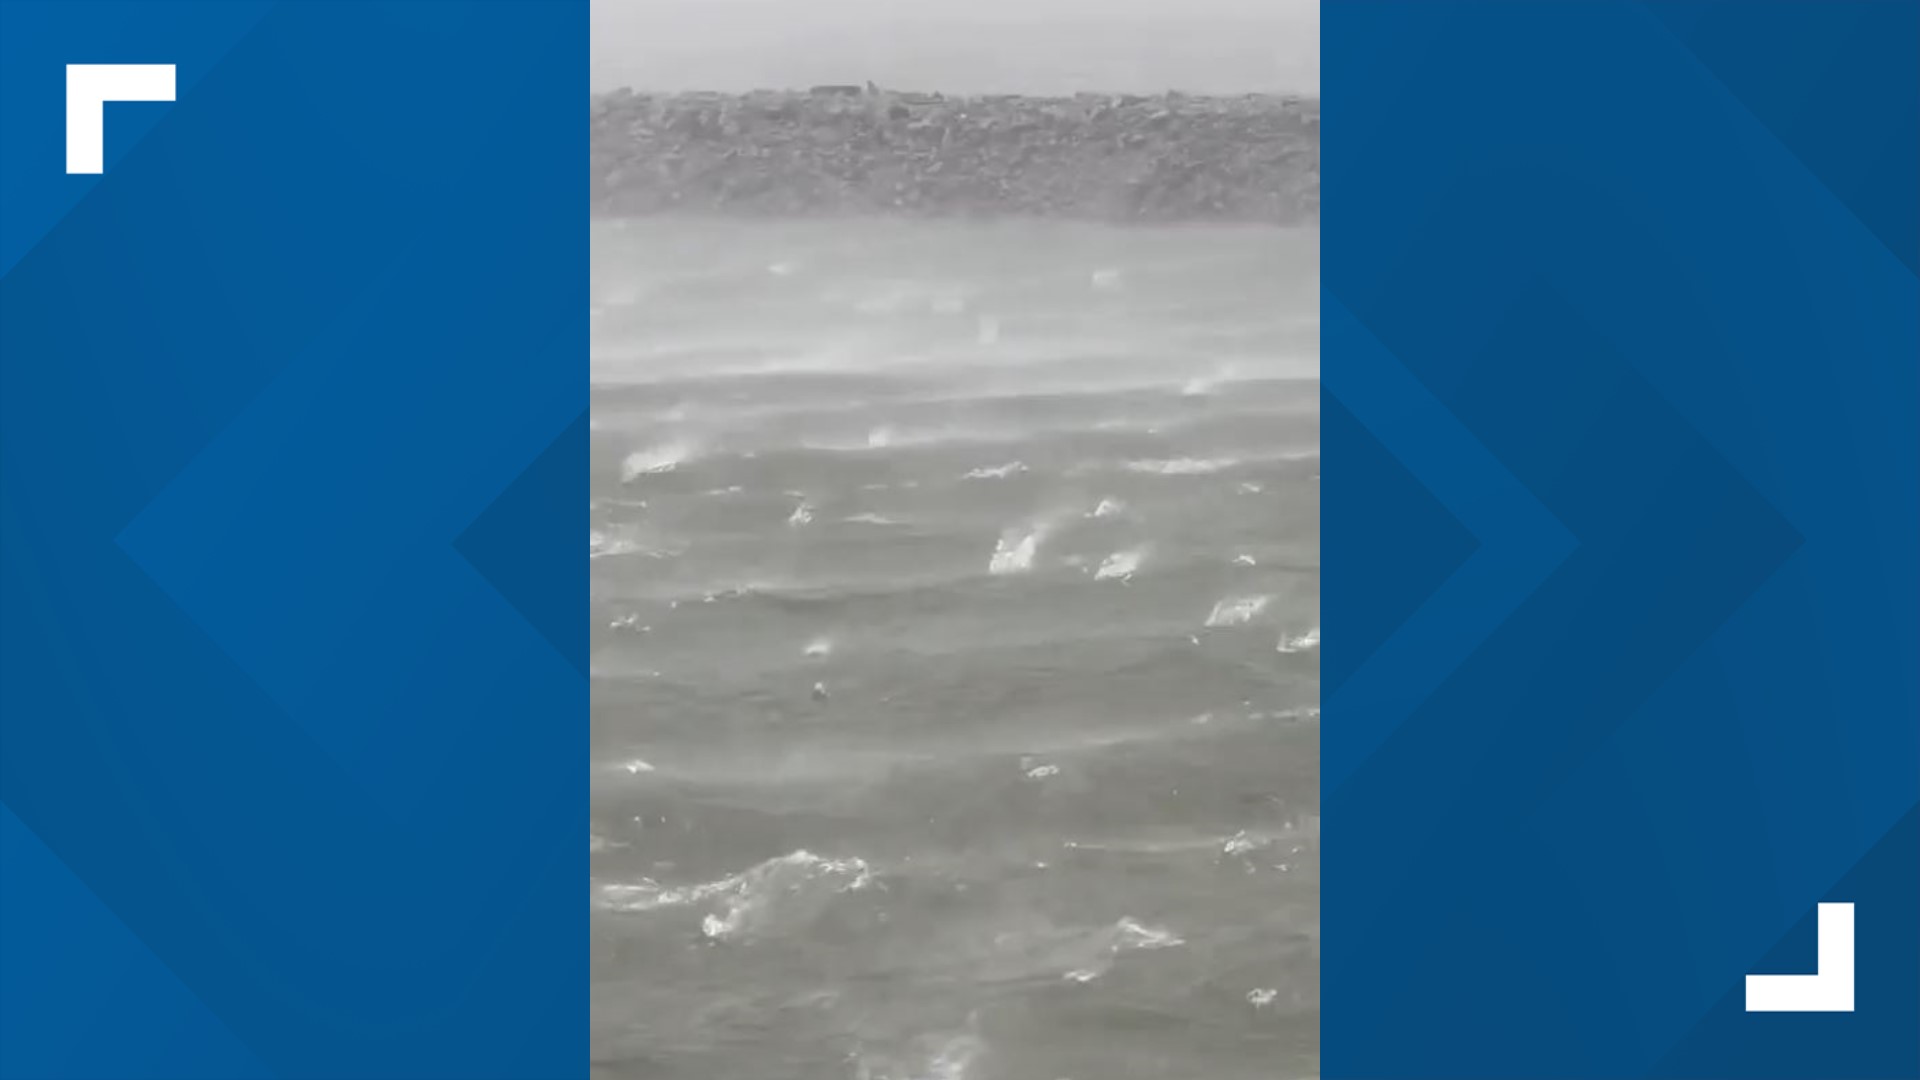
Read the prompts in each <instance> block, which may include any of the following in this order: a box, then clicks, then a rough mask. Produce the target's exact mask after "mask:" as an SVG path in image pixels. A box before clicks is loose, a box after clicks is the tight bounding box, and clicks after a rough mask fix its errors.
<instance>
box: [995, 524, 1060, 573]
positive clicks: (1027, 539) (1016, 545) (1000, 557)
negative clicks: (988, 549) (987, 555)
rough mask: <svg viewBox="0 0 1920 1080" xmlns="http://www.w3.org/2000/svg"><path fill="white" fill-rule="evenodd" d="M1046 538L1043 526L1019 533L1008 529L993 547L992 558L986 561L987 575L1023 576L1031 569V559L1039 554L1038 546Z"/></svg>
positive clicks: (1016, 530)
mask: <svg viewBox="0 0 1920 1080" xmlns="http://www.w3.org/2000/svg"><path fill="white" fill-rule="evenodd" d="M1046 538H1047V530H1046V528H1045V527H1044V526H1034V527H1032V528H1030V529H1027V530H1026V531H1025V532H1021V531H1020V530H1018V529H1009V530H1007V532H1005V533H1004V534H1002V535H1001V537H1000V541H999V543H997V544H995V545H994V548H993V557H992V558H991V559H989V560H987V572H988V573H989V574H1023V573H1026V572H1027V571H1028V570H1031V569H1033V557H1034V556H1035V555H1037V554H1039V552H1040V544H1041V542H1042V541H1044V540H1045V539H1046Z"/></svg>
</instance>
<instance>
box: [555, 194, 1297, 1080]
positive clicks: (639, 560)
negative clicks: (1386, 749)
mask: <svg viewBox="0 0 1920 1080" xmlns="http://www.w3.org/2000/svg"><path fill="white" fill-rule="evenodd" d="M593 229H594V232H593V260H594V270H593V277H594V281H593V289H594V293H593V301H592V302H593V310H592V320H593V327H594V333H593V360H592V363H593V380H594V384H593V426H594V432H593V480H592V499H593V502H592V506H591V508H590V517H591V536H590V543H591V556H592V563H591V565H592V594H593V619H594V626H593V635H594V636H593V645H594V658H593V745H594V753H595V757H594V760H593V763H592V768H593V821H592V837H591V840H592V848H593V856H592V863H593V880H592V883H591V889H592V904H593V908H594V914H593V980H594V984H593V1022H592V1047H593V1061H594V1075H595V1076H596V1077H606V1078H612V1077H621V1078H640V1077H688V1078H701V1080H709V1078H728V1080H759V1078H765V1080H808V1078H813V1077H822V1078H827V1077H832V1078H858V1080H921V1078H947V1080H955V1078H960V1077H967V1078H974V1080H980V1078H1006V1080H1014V1078H1028V1077H1031V1078H1037V1080H1056V1078H1072V1080H1118V1078H1125V1077H1143V1078H1144V1077H1153V1078H1166V1077H1181V1078H1188V1077H1191V1078H1234V1077H1246V1078H1249V1080H1251V1078H1260V1080H1276V1078H1279V1080H1285V1078H1288V1077H1300V1076H1311V1075H1315V1074H1317V1072H1318V1069H1319V1053H1318V1028H1319V930H1320V917H1319V865H1320V860H1319V840H1320V836H1319V802H1320V788H1319V775H1318V758H1319V745H1320V731H1319V704H1320V690H1319V625H1320V612H1319V565H1320V552H1319V500H1318V481H1319V471H1320V463H1319V408H1318V392H1319V385H1318V374H1319V362H1318V353H1319V325H1318V318H1317V310H1318V276H1317V268H1318V262H1319V259H1318V256H1319V250H1318V249H1319V237H1318V233H1317V232H1315V231H1281V230H1271V229H1240V230H1220V229H1205V230H1200V229H1195V230H1137V229H1107V228H1097V227H1079V226H1038V225H1031V224H1028V225H995V226H986V225H954V224H912V223H872V222H868V223H831V224H829V223H817V224H806V225H771V224H764V223H759V224H739V223H733V224H728V223H716V222H687V221H650V222H600V223H596V224H595V225H594V226H593Z"/></svg>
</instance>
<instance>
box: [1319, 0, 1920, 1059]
mask: <svg viewBox="0 0 1920 1080" xmlns="http://www.w3.org/2000/svg"><path fill="white" fill-rule="evenodd" d="M1650 12H1651V14H1650ZM1323 17H1324V19H1325V26H1324V33H1323V39H1322V40H1323V46H1324V48H1325V49H1326V71H1327V72H1328V73H1329V81H1328V84H1327V86H1326V91H1325V99H1326V113H1325V124H1326V147H1325V151H1326V158H1325V160H1326V173H1325V176H1324V184H1325V186H1326V188H1327V189H1328V191H1329V197H1328V199H1327V202H1326V206H1327V219H1326V235H1327V237H1328V240H1329V243H1328V244H1327V245H1326V246H1325V247H1324V249H1323V259H1324V267H1323V271H1324V282H1325V289H1324V292H1323V297H1324V299H1323V308H1324V310H1323V323H1324V326H1323V344H1324V357H1323V370H1324V378H1325V385H1326V399H1327V401H1328V403H1329V410H1330V411H1331V410H1332V409H1334V408H1336V407H1337V408H1339V409H1340V410H1342V411H1343V412H1346V413H1350V414H1351V416H1352V417H1353V419H1354V421H1356V422H1357V424H1358V425H1362V426H1363V428H1364V430H1359V431H1355V430H1350V428H1349V427H1348V426H1343V425H1342V424H1341V423H1338V422H1334V423H1329V424H1328V425H1327V426H1326V427H1325V429H1324V436H1323V442H1324V454H1325V458H1326V461H1327V473H1326V475H1327V476H1328V477H1329V478H1337V477H1338V475H1339V468H1340V466H1339V462H1340V461H1341V460H1342V457H1343V455H1344V454H1347V453H1352V454H1354V455H1357V456H1358V455H1365V454H1371V453H1374V452H1376V449H1377V448H1378V447H1385V448H1386V449H1387V451H1388V452H1390V453H1392V454H1394V455H1395V456H1396V457H1397V458H1398V463H1399V465H1401V466H1403V467H1404V470H1405V472H1406V473H1408V474H1410V475H1412V476H1414V477H1415V478H1417V479H1418V481H1419V483H1420V484H1421V485H1423V486H1424V487H1426V488H1427V489H1428V490H1430V491H1431V492H1433V494H1434V496H1435V497H1436V498H1437V499H1438V501H1439V502H1440V504H1441V505H1443V506H1445V507H1446V509H1447V511H1448V513H1449V514H1450V515H1451V516H1452V517H1453V518H1455V519H1457V520H1458V521H1459V522H1460V523H1461V524H1462V525H1464V526H1465V527H1466V529H1467V530H1468V531H1469V532H1471V533H1472V534H1473V536H1474V538H1475V539H1476V540H1477V541H1478V547H1477V548H1476V550H1475V551H1474V552H1473V554H1472V556H1471V557H1470V558H1468V559H1467V560H1465V561H1464V562H1462V563H1461V564H1460V565H1459V567H1458V569H1455V570H1453V571H1452V572H1451V573H1450V574H1447V575H1446V580H1445V582H1444V583H1442V584H1440V585H1439V586H1438V587H1437V588H1434V589H1433V591H1432V592H1431V595H1429V596H1427V597H1426V598H1425V601H1424V603H1420V604H1418V605H1417V606H1415V607H1413V608H1412V614H1411V615H1410V616H1406V617H1404V618H1403V621H1402V622H1396V623H1394V624H1393V625H1378V624H1374V623H1368V622H1365V621H1364V620H1366V619H1367V618H1369V616H1370V614H1371V613H1378V614H1384V613H1387V612H1390V611H1393V610H1395V609H1396V603H1390V602H1389V601H1390V600H1393V599H1394V598H1393V597H1380V596H1371V595H1369V596H1365V597H1362V598H1360V599H1357V600H1345V599H1343V598H1346V597H1352V596H1353V595H1354V593H1355V591H1356V590H1360V589H1365V588H1368V587H1369V582H1368V579H1367V576H1366V575H1365V573H1364V572H1363V570H1364V568H1363V567H1361V568H1356V569H1350V570H1342V569H1341V568H1340V565H1339V563H1340V559H1341V558H1342V553H1343V552H1345V551H1349V550H1351V551H1355V552H1361V553H1364V554H1365V557H1366V558H1367V559H1370V560H1373V561H1375V562H1380V561H1385V562H1387V563H1393V562H1394V561H1395V560H1396V559H1398V560H1400V561H1401V562H1402V563H1404V564H1406V565H1409V566H1410V565H1416V564H1417V565H1425V566H1429V567H1431V566H1433V565H1437V564H1443V563H1444V560H1437V559H1436V558H1435V557H1434V554H1433V552H1430V551H1427V550H1425V549H1423V548H1422V547H1421V545H1422V543H1423V542H1425V541H1429V540H1430V537H1428V536H1427V535H1426V534H1425V532H1423V530H1427V531H1431V526H1428V525H1423V524H1421V523H1423V522H1428V521H1431V520H1432V518H1431V515H1424V516H1422V517H1420V518H1418V519H1415V520H1413V521H1411V522H1410V527H1409V528H1406V529H1402V530H1394V529H1392V527H1391V516H1392V508H1393V506H1394V505H1396V503H1395V502H1394V501H1393V500H1387V501H1385V502H1383V503H1382V504H1380V505H1375V504H1374V503H1373V502H1371V501H1370V500H1369V499H1368V498H1367V493H1366V492H1365V491H1363V490H1359V489H1356V488H1353V487H1351V486H1342V485H1340V484H1338V483H1327V484H1324V485H1323V493H1322V494H1323V507H1322V521H1323V527H1324V532H1323V537H1322V545H1323V548H1324V550H1325V551H1326V552H1327V555H1326V563H1327V569H1328V572H1327V574H1326V576H1325V578H1324V579H1323V580H1324V583H1325V591H1324V594H1323V597H1322V606H1323V610H1325V611H1326V613H1327V614H1326V616H1325V618H1326V621H1327V622H1328V623H1329V624H1330V625H1329V627H1328V629H1329V630H1330V631H1332V632H1333V636H1334V638H1335V640H1334V641H1332V642H1330V643H1329V645H1328V646H1327V648H1328V674H1329V678H1330V680H1334V681H1335V685H1334V687H1333V692H1332V693H1331V694H1330V695H1329V700H1328V701H1327V703H1326V713H1325V722H1326V730H1325V741H1324V742H1323V744H1322V754H1323V772H1324V776H1323V779H1324V780H1325V781H1326V783H1327V790H1328V795H1327V801H1326V805H1325V807H1324V810H1323V813H1324V817H1325V832H1326V837H1327V840H1326V848H1325V857H1326V863H1325V876H1324V878H1323V882H1324V885H1323V896H1322V907H1323V912H1324V916H1323V918H1324V931H1325V946H1324V951H1323V963H1322V968H1321V971H1322V978H1323V1002H1324V1007H1325V1012H1324V1014H1323V1023H1322V1034H1323V1040H1324V1046H1323V1075H1325V1076H1327V1077H1328V1078H1329V1080H1342V1078H1348V1077H1352V1078H1360V1077H1365V1078H1368V1080H1384V1078H1395V1077H1406V1078H1425V1077H1440V1076H1448V1077H1469V1076H1470V1077H1514V1078H1521V1077H1529V1078H1530V1077H1537V1076H1557V1077H1567V1078H1574V1077H1580V1078H1586V1077H1596V1078H1598V1077H1608V1078H1611V1077H1634V1076H1672V1077H1676V1078H1677V1077H1682V1076H1685V1077H1691V1078H1695V1080H1705V1078H1714V1080H1720V1078H1726V1080H1734V1078H1742V1077H1749V1076H1762V1075H1764V1076H1774V1077H1779V1078H1781V1080H1786V1078H1788V1077H1794V1076H1806V1077H1814V1076H1859V1077H1864V1076H1883V1077H1891V1076H1912V1075H1915V1062H1914V1060H1913V1057H1912V1052H1911V1051H1912V1047H1913V1043H1912V1041H1911V1031H1912V1029H1911V1019H1910V1015H1909V1016H1905V1017H1903V1018H1902V1019H1901V1020H1900V1021H1899V1022H1900V1023H1904V1024H1905V1027H1904V1029H1898V1030H1902V1031H1904V1034H1905V1037H1906V1043H1905V1045H1904V1048H1903V1047H1902V1044H1901V1043H1900V1042H1899V1039H1898V1038H1896V1037H1894V1036H1896V1035H1897V1034H1898V1031H1897V1030H1896V1028H1895V1027H1889V1026H1884V1025H1887V1024H1893V1023H1894V1021H1893V1019H1892V1017H1893V1015H1894V1013H1896V1012H1898V1011H1899V1010H1901V1009H1902V1008H1905V1009H1906V1010H1907V1012H1908V1013H1910V1012H1911V1008H1910V1005H1908V1004H1907V1003H1908V1002H1909V1001H1910V1000H1912V999H1914V998H1916V997H1920V994H1916V992H1915V987H1917V986H1920V963H1916V962H1915V958H1914V956H1913V955H1912V951H1911V950H1906V951H1905V952H1906V959H1905V960H1904V961H1903V962H1902V963H1901V964H1895V965H1882V966H1881V968H1880V973H1881V976H1882V977H1884V979H1886V980H1890V981H1889V982H1888V983H1887V985H1888V987H1889V988H1890V989H1888V990H1886V991H1885V992H1883V993H1882V994H1881V995H1880V1000H1882V1001H1883V1002H1886V1003H1888V1004H1889V1006H1890V1008H1891V1009H1892V1010H1893V1011H1892V1012H1888V1013H1883V1014H1880V1015H1879V1016H1867V1015H1864V1014H1862V1015H1860V1016H1855V1017H1853V1018H1852V1021H1853V1023H1855V1024H1856V1025H1857V1030H1858V1031H1859V1033H1860V1036H1861V1037H1860V1038H1858V1039H1851V1037H1850V1036H1849V1035H1848V1034H1847V1031H1848V1030H1851V1029H1846V1028H1843V1027H1839V1026H1836V1025H1835V1024H1834V1023H1833V1022H1832V1020H1831V1018H1828V1020H1827V1021H1826V1022H1824V1023H1823V1022H1821V1021H1819V1020H1817V1019H1811V1020H1810V1019H1808V1018H1798V1019H1796V1018H1792V1017H1781V1016H1772V1017H1769V1018H1766V1019H1764V1020H1756V1019H1755V1018H1754V1017H1752V1016H1749V1015H1748V1014H1745V1013H1744V1011H1742V1012H1740V1013H1738V1014H1737V1015H1736V1014H1734V1013H1732V1012H1730V1011H1728V1009H1727V1008H1726V1005H1725V1003H1726V1002H1728V1001H1730V1000H1733V999H1732V998H1731V997H1730V996H1729V995H1731V994H1734V993H1737V992H1738V990H1739V988H1740V987H1741V985H1742V980H1743V978H1744V976H1745V975H1746V974H1748V973H1750V972H1752V971H1754V970H1755V965H1756V964H1758V963H1760V962H1761V961H1762V958H1763V957H1764V955H1765V954H1766V953H1767V950H1768V949H1770V948H1772V947H1774V946H1775V944H1776V943H1778V942H1780V939H1781V934H1782V932H1783V930H1785V929H1786V928H1788V927H1791V926H1793V925H1794V924H1795V923H1796V922H1799V921H1801V920H1804V919H1805V918H1806V917H1807V916H1808V914H1809V912H1810V911H1811V907H1812V904H1813V903H1814V902H1815V901H1817V900H1819V899H1822V898H1823V897H1829V896H1831V897H1832V898H1834V899H1849V900H1852V901H1854V902H1856V903H1859V904H1871V905H1872V906H1873V907H1874V908H1875V910H1882V909H1892V910H1898V909H1900V908H1902V907H1905V908H1908V909H1911V904H1912V898H1911V895H1910V894H1911V891H1912V890H1911V889H1910V888H1908V887H1907V886H1905V885H1902V884H1900V881H1901V880H1904V879H1901V878H1900V877H1899V875H1897V874H1883V873H1878V872H1873V873H1860V874H1855V875H1853V876H1851V877H1847V878H1846V879H1845V880H1842V876H1843V875H1846V874H1847V868H1848V867H1849V866H1850V865H1852V864H1853V862H1854V860H1856V859H1858V858H1860V857H1861V856H1862V855H1863V854H1864V853H1866V852H1867V851H1868V850H1869V849H1873V850H1874V851H1875V854H1874V855H1873V856H1871V857H1870V859H1869V861H1871V862H1872V863H1873V864H1874V865H1875V866H1881V865H1890V864H1889V863H1888V860H1889V859H1893V860H1899V859H1902V858H1903V857H1904V859H1905V863H1904V865H1906V866H1909V867H1910V866H1913V865H1920V850H1915V849H1913V847H1912V842H1913V841H1912V839H1911V836H1910V831H1909V830H1906V829H1904V828H1902V829H1895V830H1893V831H1889V830H1890V829H1891V828H1892V826H1893V825H1894V824H1895V823H1896V822H1897V821H1899V820H1901V818H1902V815H1905V814H1907V813H1908V812H1909V810H1910V808H1911V807H1912V806H1913V805H1914V803H1915V801H1916V799H1917V798H1920V722H1917V721H1916V718H1920V670H1917V669H1916V668H1915V666H1914V665H1913V663H1912V657H1913V656H1915V655H1920V607H1916V605H1915V604H1914V603H1913V599H1912V598H1913V597H1914V596H1916V595H1920V561H1916V560H1915V559H1914V558H1913V557H1912V552H1914V551H1916V550H1920V422H1917V420H1920V417H1917V415H1916V414H1920V366H1916V365H1915V364H1914V363H1913V357H1914V356H1915V355H1920V282H1916V280H1915V275H1914V273H1913V270H1912V259H1911V242H1912V241H1913V240H1914V235H1913V230H1912V228H1911V224H1912V222H1913V220H1914V211H1915V204H1914V202H1913V200H1912V192H1913V191H1915V190H1920V166H1916V162H1915V158H1916V153H1915V151H1914V148H1915V147H1916V146H1920V131H1916V130H1915V125H1916V123H1920V120H1916V104H1915V103H1916V102H1920V56H1916V55H1915V54H1914V53H1913V51H1912V50H1911V48H1910V47H1908V45H1909V43H1910V42H1911V41H1912V40H1913V39H1914V37H1915V33H1916V31H1917V30H1920V26H1917V25H1916V21H1917V19H1920V6H1916V5H1913V4H1906V3H1894V4H1885V3H1849V2H1845V0H1841V2H1836V3H1831V4H1790V3H1783V4H1758V5H1711V4H1681V5H1649V6H1639V5H1618V6H1608V5H1491V4H1480V3H1388V4H1365V5H1357V4H1329V5H1326V6H1325V7H1324V9H1323ZM1623 70H1631V71H1632V72H1633V78H1632V79H1630V80H1623V79H1622V78H1621V77H1620V76H1619V73H1620V72H1621V71H1623ZM1892 133H1897V135H1895V136H1894V137H1893V138H1891V139H1890V138H1889V135H1890V134H1892ZM1896 204H1897V205H1896ZM1442 437H1450V438H1452V439H1454V440H1455V443H1456V445H1455V446H1454V447H1453V448H1451V449H1450V448H1448V447H1447V446H1446V445H1444V444H1442V443H1441V441H1440V440H1441V438H1442ZM1378 471H1380V470H1376V472H1378ZM1472 482H1478V483H1480V484H1482V485H1484V486H1483V487H1482V489H1481V491H1482V492H1483V495H1482V503H1481V510H1480V516H1478V517H1476V515H1475V512H1474V511H1473V509H1472V508H1470V507H1469V505H1468V504H1467V503H1466V501H1465V500H1464V499H1463V498H1462V496H1461V495H1460V494H1459V491H1460V489H1462V488H1463V487H1465V486H1466V485H1468V484H1469V483H1472ZM1449 485H1452V486H1451V487H1450V486H1449ZM1505 530H1512V531H1511V532H1506V531H1505ZM1382 537H1384V538H1385V539H1384V541H1383V540H1382ZM1503 539H1504V540H1505V541H1506V546H1505V547H1504V548H1503V547H1502V541H1503ZM1396 545H1397V547H1396ZM1451 545H1452V540H1451V534H1450V533H1448V531H1447V530H1446V529H1444V528H1442V529H1440V530H1439V533H1438V545H1437V547H1438V550H1439V551H1440V552H1441V553H1443V554H1444V553H1446V552H1449V551H1451V550H1453V549H1452V546H1451ZM1422 560H1425V561H1424V562H1422ZM1476 572H1478V573H1480V574H1482V575H1483V576H1482V577H1481V578H1479V579H1476V578H1475V577H1474V574H1475V573H1476ZM1383 586H1384V587H1388V588H1393V589H1400V590H1401V593H1400V594H1399V596H1400V597H1401V598H1402V599H1403V598H1404V593H1405V585H1404V583H1403V582H1399V581H1397V580H1396V579H1394V578H1393V577H1392V575H1384V576H1383ZM1398 606H1400V607H1404V606H1405V605H1404V604H1400V605H1398ZM1343 612H1345V613H1347V614H1346V617H1347V618H1350V619H1358V620H1362V621H1361V622H1358V623H1350V624H1349V625H1347V626H1345V627H1344V628H1343V627H1342V625H1341V619H1342V618H1343V615H1342V613H1343ZM1476 620H1477V621H1476ZM1423 621H1424V622H1425V623H1426V626H1425V627H1424V628H1422V629H1421V630H1419V631H1418V633H1416V632H1415V630H1414V627H1415V626H1416V625H1419V624H1421V623H1422V622H1423ZM1373 643H1379V644H1378V647H1377V648H1372V650H1371V653H1370V654H1369V655H1366V656H1365V657H1364V659H1355V658H1353V657H1355V656H1357V651H1358V650H1363V649H1366V648H1368V647H1370V646H1371V645H1372V644H1373ZM1343 647H1344V648H1347V649H1351V650H1356V652H1355V653H1350V654H1347V655H1345V656H1336V655H1335V654H1336V652H1338V651H1339V650H1341V649H1342V648H1343ZM1876 844H1878V845H1879V847H1877V848H1876V846H1875V845H1876ZM1865 865H1866V864H1865V863H1862V866H1865ZM1836 882H1838V883H1839V884H1838V885H1836ZM1856 890H1857V891H1858V892H1859V893H1860V894H1861V895H1853V896H1848V897H1841V896H1839V895H1838V894H1839V893H1840V892H1842V891H1849V892H1852V891H1856ZM1863 910H1864V908H1863ZM1886 940H1889V941H1891V942H1892V946H1893V947H1894V948H1895V949H1896V950H1900V949H1903V948H1904V946H1903V945H1902V944H1901V943H1902V942H1903V941H1905V940H1906V939H1905V938H1903V937H1902V936H1901V935H1900V934H1897V933H1896V934H1893V935H1891V936H1890V937H1888V938H1887V939H1886ZM1783 947H1786V948H1791V946H1790V945H1787V946H1783ZM1862 947H1863V948H1864V947H1866V946H1865V945H1863V946H1862ZM1863 970H1864V969H1863ZM1383 1030H1387V1031H1391V1032H1393V1035H1394V1037H1393V1038H1392V1039H1381V1038H1380V1037H1379V1033H1380V1032H1381V1031H1383ZM1850 1039H1851V1041H1849V1040H1850ZM1676 1047H1678V1048H1676Z"/></svg>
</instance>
